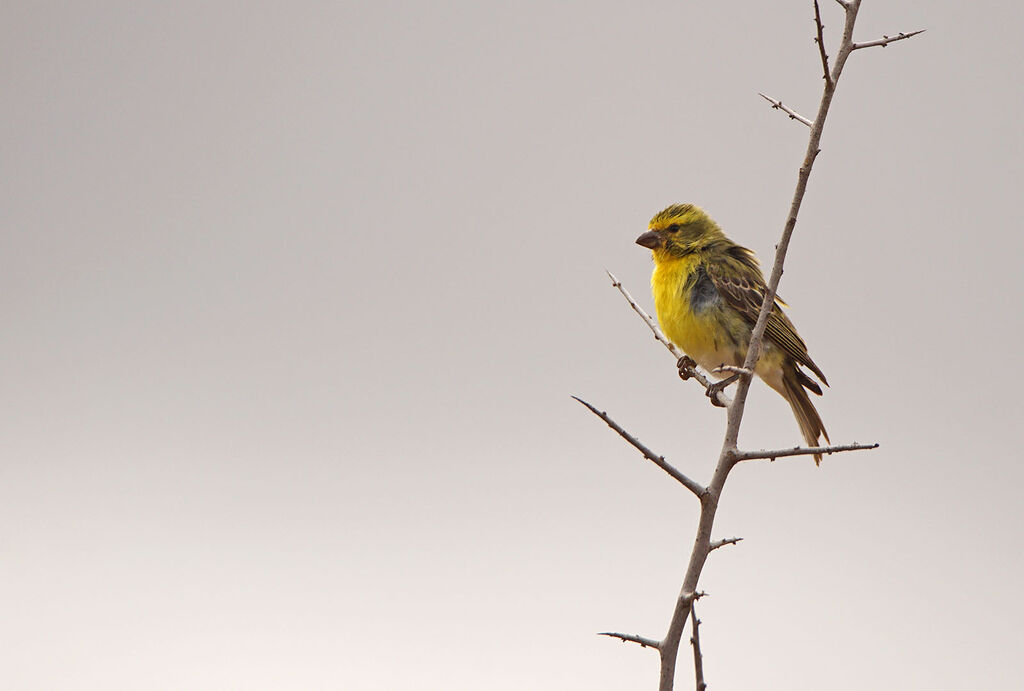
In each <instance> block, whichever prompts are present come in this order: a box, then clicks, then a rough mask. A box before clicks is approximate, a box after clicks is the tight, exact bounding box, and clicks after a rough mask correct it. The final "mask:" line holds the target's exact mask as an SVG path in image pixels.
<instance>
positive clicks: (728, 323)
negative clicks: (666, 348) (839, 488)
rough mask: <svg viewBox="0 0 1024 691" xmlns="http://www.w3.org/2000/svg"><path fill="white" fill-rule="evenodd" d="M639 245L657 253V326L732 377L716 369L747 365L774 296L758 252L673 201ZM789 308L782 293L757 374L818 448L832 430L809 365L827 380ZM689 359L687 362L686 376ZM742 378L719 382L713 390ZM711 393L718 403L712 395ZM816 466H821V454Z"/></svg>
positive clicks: (654, 276) (696, 210)
mask: <svg viewBox="0 0 1024 691" xmlns="http://www.w3.org/2000/svg"><path fill="white" fill-rule="evenodd" d="M636 243H637V244H638V245H640V246H642V247H646V248H648V249H649V250H651V255H652V257H653V259H654V271H653V272H652V274H651V291H652V293H653V294H654V305H655V308H656V310H657V313H658V323H659V324H660V325H661V329H662V331H663V332H664V334H665V335H666V336H667V337H668V338H669V340H671V341H672V342H673V343H675V344H676V345H677V346H679V348H680V349H682V351H683V352H684V353H686V355H687V356H689V357H690V358H692V360H693V361H694V362H696V364H699V365H700V366H701V367H703V368H704V369H706V370H708V371H709V372H711V373H712V374H714V375H715V376H717V377H719V378H725V377H727V375H728V372H721V371H719V372H715V371H714V370H715V369H716V368H719V367H721V366H722V365H727V366H732V367H742V366H743V362H744V360H745V359H746V356H747V348H748V346H749V345H750V335H751V332H752V331H753V329H754V324H755V323H756V322H757V317H758V314H759V313H760V311H761V303H762V302H763V301H764V295H765V292H766V291H767V284H766V283H765V280H764V275H763V274H762V273H761V266H760V264H759V263H758V261H757V257H756V256H755V254H754V253H753V252H752V251H751V250H749V249H747V248H746V247H742V246H740V245H738V244H736V243H735V242H733V241H732V240H730V239H729V238H728V237H726V235H725V233H724V232H723V231H722V229H721V228H720V227H719V225H718V224H717V223H715V221H714V220H712V218H711V217H710V216H709V215H708V214H707V213H705V211H704V210H703V209H701V208H700V207H698V206H696V205H694V204H673V205H672V206H669V207H668V208H666V209H664V210H663V211H660V212H658V213H657V214H655V215H654V217H653V218H652V219H651V221H650V223H649V224H648V229H647V232H645V233H644V234H643V235H641V236H640V237H638V238H637V239H636ZM785 306H787V305H786V303H785V302H783V301H782V300H781V299H780V298H779V297H778V296H776V298H775V304H773V305H772V311H771V312H770V313H769V315H768V324H767V327H766V328H765V332H764V340H763V342H762V351H761V357H760V359H759V360H758V361H757V365H756V367H755V373H756V374H757V375H758V376H759V377H760V378H761V379H762V380H763V381H764V382H765V383H766V384H767V385H768V386H770V387H771V388H772V389H774V390H775V391H777V392H778V393H779V394H781V395H782V397H783V398H785V399H786V401H787V402H788V403H789V405H790V407H791V408H792V409H793V415H794V416H795V417H796V420H797V423H798V424H799V426H800V432H801V433H802V435H803V437H804V440H805V441H806V442H807V443H808V444H809V445H810V446H817V445H818V440H819V437H821V436H824V437H825V440H826V441H829V438H828V432H826V431H825V425H824V423H823V422H822V421H821V416H820V415H819V414H818V411H817V409H816V408H815V407H814V404H813V403H812V402H811V398H810V396H808V394H807V392H808V391H811V392H813V393H815V394H816V395H818V396H820V395H821V387H820V386H818V383H817V382H815V381H814V380H813V379H811V377H810V376H809V375H808V374H807V373H806V372H804V370H803V369H802V368H803V367H806V368H807V369H809V370H810V371H811V372H813V373H814V375H815V376H816V377H817V378H818V380H819V381H821V383H822V384H824V385H825V386H828V381H827V380H826V379H825V375H824V373H822V371H821V368H819V367H818V366H817V365H816V364H815V363H814V360H812V359H811V356H810V355H809V354H808V353H807V345H806V344H805V343H804V341H803V339H802V338H800V335H799V334H797V332H796V327H794V326H793V322H791V321H790V320H789V317H787V316H786V314H785V312H783V311H782V308H783V307H785ZM685 360H686V358H685V357H684V358H680V363H679V366H680V373H681V374H682V372H683V370H684V368H685V364H687V363H685V362H684V361H685ZM735 378H736V375H733V376H732V377H728V378H727V379H725V380H724V381H720V382H718V383H717V384H714V385H713V387H714V391H718V390H721V387H723V386H725V385H727V384H728V383H730V382H732V381H733V380H735ZM709 396H711V399H712V401H714V400H715V399H716V396H715V395H713V392H712V391H711V390H709ZM814 462H815V463H816V464H820V463H821V455H820V454H815V455H814Z"/></svg>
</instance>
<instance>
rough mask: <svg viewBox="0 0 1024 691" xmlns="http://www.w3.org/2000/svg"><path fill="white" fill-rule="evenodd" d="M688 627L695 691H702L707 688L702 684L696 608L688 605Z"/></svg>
mask: <svg viewBox="0 0 1024 691" xmlns="http://www.w3.org/2000/svg"><path fill="white" fill-rule="evenodd" d="M690 625H691V626H692V631H693V633H692V634H691V635H690V645H692V646H693V676H694V681H695V682H696V689H697V691H704V689H706V688H707V687H708V685H707V684H705V683H704V657H703V656H702V655H701V654H700V619H698V618H697V608H696V607H694V606H693V604H691V605H690Z"/></svg>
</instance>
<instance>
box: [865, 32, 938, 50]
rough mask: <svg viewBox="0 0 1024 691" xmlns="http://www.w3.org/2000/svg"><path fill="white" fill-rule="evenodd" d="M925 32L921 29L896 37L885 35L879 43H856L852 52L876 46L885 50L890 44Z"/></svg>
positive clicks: (901, 33) (899, 34)
mask: <svg viewBox="0 0 1024 691" xmlns="http://www.w3.org/2000/svg"><path fill="white" fill-rule="evenodd" d="M925 31H926V29H919V30H917V31H911V32H910V33H907V34H905V33H903V32H902V31H901V32H900V33H898V34H896V35H895V36H885V35H883V36H882V38H880V39H878V40H877V41H868V42H866V43H854V44H853V48H852V50H860V49H861V48H874V47H875V46H882V47H883V48H885V47H886V46H887V45H889V44H890V43H895V42H896V41H902V40H904V39H907V38H911V37H912V36H917V35H918V34H923V33H924V32H925Z"/></svg>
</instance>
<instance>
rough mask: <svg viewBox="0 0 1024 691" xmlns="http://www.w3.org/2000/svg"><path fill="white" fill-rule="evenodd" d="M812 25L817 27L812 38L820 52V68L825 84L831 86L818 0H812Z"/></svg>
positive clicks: (823, 27) (823, 26)
mask: <svg viewBox="0 0 1024 691" xmlns="http://www.w3.org/2000/svg"><path fill="white" fill-rule="evenodd" d="M814 25H815V26H816V27H817V29H818V36H817V38H815V39H814V42H815V43H817V44H818V53H820V54H821V69H822V72H824V74H825V84H826V86H828V87H831V86H832V75H831V74H829V70H828V54H827V53H825V37H824V36H823V34H824V31H825V25H824V24H822V23H821V9H820V8H819V7H818V0H814Z"/></svg>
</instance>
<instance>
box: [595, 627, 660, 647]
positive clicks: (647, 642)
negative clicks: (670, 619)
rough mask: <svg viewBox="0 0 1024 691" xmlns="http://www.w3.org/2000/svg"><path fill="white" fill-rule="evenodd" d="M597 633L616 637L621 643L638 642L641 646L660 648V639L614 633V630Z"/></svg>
mask: <svg viewBox="0 0 1024 691" xmlns="http://www.w3.org/2000/svg"><path fill="white" fill-rule="evenodd" d="M597 635H598V636H609V637H611V638H618V639H619V640H620V641H622V642H623V643H639V644H640V647H641V648H654V649H655V650H659V649H660V648H661V641H656V640H654V639H653V638H644V637H643V636H637V635H635V634H632V633H615V632H614V631H602V632H601V633H599V634H597Z"/></svg>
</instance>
